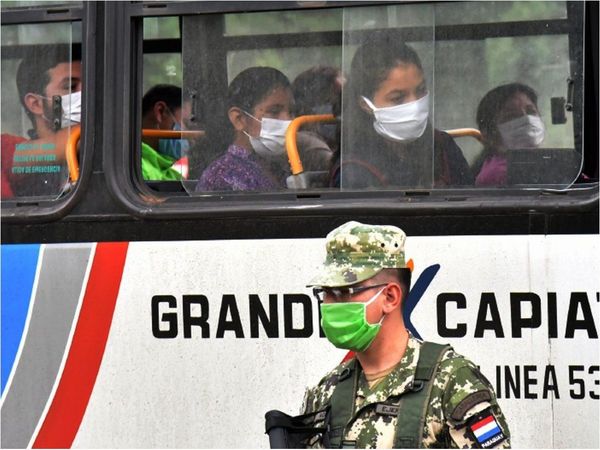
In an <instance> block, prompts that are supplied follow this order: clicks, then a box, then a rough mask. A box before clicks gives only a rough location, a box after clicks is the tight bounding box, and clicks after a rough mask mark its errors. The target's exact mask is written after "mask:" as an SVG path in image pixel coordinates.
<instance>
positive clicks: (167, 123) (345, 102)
mask: <svg viewBox="0 0 600 450" xmlns="http://www.w3.org/2000/svg"><path fill="white" fill-rule="evenodd" d="M582 10H583V6H582V5H581V4H577V3H575V4H573V5H571V6H570V8H569V15H568V16H567V7H566V3H565V2H455V3H427V4H425V3H410V4H397V5H388V4H386V5H367V6H364V5H363V6H350V7H345V8H335V9H315V10H297V11H281V12H268V13H266V12H257V13H244V14H237V13H236V14H221V15H219V14H206V15H186V16H182V17H171V18H161V19H160V21H161V23H163V24H170V25H169V26H167V25H165V27H166V28H165V29H164V30H163V31H161V32H159V31H157V30H158V28H159V27H160V26H161V25H159V22H158V21H156V22H151V21H149V20H148V19H145V21H144V27H145V29H144V36H145V37H146V43H150V42H152V43H158V42H160V40H161V39H163V41H162V43H160V48H161V49H164V48H168V46H169V45H172V46H173V47H174V48H173V51H172V52H170V53H160V54H159V53H152V52H151V51H148V53H147V54H145V55H144V74H143V79H144V92H145V93H147V92H149V91H150V90H151V89H152V88H153V87H155V86H158V85H164V84H167V85H171V86H174V87H175V89H173V90H172V94H173V96H174V97H175V98H176V101H174V102H171V104H170V106H169V107H168V108H165V111H164V112H162V110H161V104H160V101H163V103H165V104H167V103H168V102H166V101H164V99H162V98H160V96H159V97H156V98H154V99H153V100H152V102H150V100H147V101H146V103H145V106H143V109H144V114H146V113H147V112H148V111H149V109H148V108H150V103H152V105H155V106H156V103H157V102H159V105H158V110H157V111H154V112H153V113H152V114H153V115H152V117H153V119H152V120H148V117H149V116H145V119H143V120H144V122H143V123H142V128H144V129H145V130H151V129H152V130H162V131H147V132H144V133H142V134H143V137H144V139H143V141H144V144H145V148H146V149H147V147H151V148H152V149H153V150H154V153H152V158H153V164H154V166H157V165H158V166H160V167H159V170H158V171H155V172H153V173H154V175H152V176H155V177H157V178H148V176H150V175H148V176H147V175H144V178H145V179H146V180H154V181H173V180H181V181H182V182H183V183H182V184H183V187H184V188H185V190H187V191H188V192H189V193H190V194H193V195H205V196H210V195H214V194H218V193H231V192H232V191H234V192H236V193H241V192H255V193H256V192H259V193H260V192H285V191H289V190H298V189H306V188H309V189H331V190H340V189H341V190H347V191H356V190H364V189H370V190H373V189H375V190H389V189H400V190H413V189H417V190H418V189H424V190H429V189H446V188H473V187H485V188H494V189H498V188H504V187H511V186H524V187H540V186H541V187H554V188H564V187H566V186H569V185H570V184H571V183H572V182H574V181H575V180H576V178H577V177H578V175H579V171H580V166H581V161H582V158H581V156H580V155H581V151H582V149H581V114H582V103H583V94H582V92H581V85H582V80H581V78H580V77H581V73H582V59H581V58H582V56H581V55H582V52H583V46H582V35H583V33H582V32H583V29H582V17H583V13H582ZM146 28H148V29H146ZM168 30H171V32H172V33H173V34H169V33H170V32H169V31H168ZM175 31H177V32H180V33H181V42H180V44H179V42H177V40H176V39H174V38H173V36H175V34H174V33H175ZM150 47H151V45H145V48H147V49H150ZM157 48H158V47H157ZM161 51H162V50H161ZM165 89H170V88H165ZM161 95H163V97H164V95H166V94H161ZM149 102H150V103H149ZM300 116H305V117H302V119H299V120H300V121H302V122H303V123H302V124H298V123H297V122H294V126H292V127H291V128H289V127H290V123H291V122H290V121H291V120H293V119H296V118H298V117H300ZM306 116H310V117H306ZM316 116H318V117H316ZM179 128H181V129H182V130H183V133H182V132H181V131H180V130H179ZM288 131H289V133H287V132H288ZM286 133H287V140H286ZM294 136H295V139H293V137H294ZM163 157H164V158H163ZM146 163H147V161H146V162H145V158H144V155H142V166H144V164H146ZM154 166H153V167H154ZM142 171H143V170H142ZM173 171H175V172H177V173H178V174H179V175H177V174H175V173H174V172H173ZM215 198H217V197H215Z"/></svg>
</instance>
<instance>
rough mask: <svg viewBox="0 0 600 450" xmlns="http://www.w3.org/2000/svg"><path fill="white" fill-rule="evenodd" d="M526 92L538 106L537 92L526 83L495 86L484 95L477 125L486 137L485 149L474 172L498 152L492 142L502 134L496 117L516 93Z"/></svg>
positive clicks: (476, 163) (480, 104) (478, 110)
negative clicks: (499, 131)
mask: <svg viewBox="0 0 600 450" xmlns="http://www.w3.org/2000/svg"><path fill="white" fill-rule="evenodd" d="M519 93H521V94H525V95H526V96H527V97H529V99H530V100H531V101H532V102H533V103H534V104H535V106H536V108H537V101H538V96H537V93H536V92H535V91H534V90H533V89H532V88H531V87H529V86H527V85H526V84H522V83H509V84H503V85H501V86H498V87H495V88H494V89H492V90H491V91H489V92H488V93H487V94H485V95H484V96H483V98H482V99H481V101H480V102H479V106H478V107H477V116H476V121H477V126H478V128H479V131H481V134H482V136H483V139H484V146H483V151H482V152H481V154H480V155H479V157H478V158H477V160H476V161H475V164H474V165H473V171H474V173H478V172H479V171H480V170H481V166H482V165H483V163H484V162H485V160H486V159H487V158H488V157H490V156H492V155H493V154H494V153H495V152H496V148H495V147H494V146H493V145H492V142H494V141H497V140H498V139H499V138H500V136H499V133H498V124H497V123H496V119H497V117H498V113H499V112H500V111H501V110H502V108H503V106H504V104H505V103H506V102H507V101H508V100H509V99H510V98H511V97H512V96H513V95H515V94H519Z"/></svg>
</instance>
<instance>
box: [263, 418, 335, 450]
mask: <svg viewBox="0 0 600 450" xmlns="http://www.w3.org/2000/svg"><path fill="white" fill-rule="evenodd" d="M328 411H329V409H327V410H324V411H317V412H314V413H310V414H304V415H301V416H290V415H288V414H285V413H283V412H281V411H277V410H272V411H269V412H268V413H266V414H265V433H267V434H268V435H269V445H270V447H271V448H306V446H307V443H308V442H307V441H308V440H310V438H312V437H313V436H316V435H317V434H323V433H324V432H325V430H326V429H325V427H315V426H313V425H314V423H315V422H322V423H326V420H325V418H326V416H327V413H328Z"/></svg>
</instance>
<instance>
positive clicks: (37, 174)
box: [1, 44, 82, 199]
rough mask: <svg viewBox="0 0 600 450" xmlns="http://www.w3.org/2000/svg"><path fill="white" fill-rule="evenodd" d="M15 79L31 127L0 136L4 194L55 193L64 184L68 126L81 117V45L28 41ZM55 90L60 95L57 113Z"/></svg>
mask: <svg viewBox="0 0 600 450" xmlns="http://www.w3.org/2000/svg"><path fill="white" fill-rule="evenodd" d="M16 85H17V86H16V87H17V91H18V94H19V99H20V101H21V104H22V106H23V108H24V110H25V113H26V114H27V116H28V117H29V119H30V120H31V124H32V127H33V128H32V129H30V130H29V131H28V132H27V134H28V136H29V139H27V138H25V137H22V136H16V135H12V134H8V133H4V134H2V136H1V149H2V150H1V151H2V198H3V199H8V198H12V197H13V196H15V197H37V196H57V195H59V194H61V193H62V192H63V191H64V190H65V189H66V188H67V187H68V168H67V165H66V161H65V150H66V146H67V141H68V138H69V135H70V133H71V127H72V126H79V123H80V122H81V89H82V78H81V52H80V50H79V48H78V47H71V46H70V45H66V44H58V45H57V44H53V45H41V46H39V45H36V46H32V47H31V49H29V50H28V52H27V54H26V56H25V58H24V59H23V60H22V61H21V63H20V64H19V67H18V69H17V75H16ZM55 96H60V99H61V108H60V109H59V110H58V113H59V114H58V116H56V109H55V108H53V97H55ZM3 106H4V105H3ZM15 112H16V111H15Z"/></svg>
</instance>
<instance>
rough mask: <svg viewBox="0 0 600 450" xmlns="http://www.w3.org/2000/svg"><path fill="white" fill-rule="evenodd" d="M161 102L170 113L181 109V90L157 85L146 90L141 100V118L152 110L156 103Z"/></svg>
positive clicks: (167, 85)
mask: <svg viewBox="0 0 600 450" xmlns="http://www.w3.org/2000/svg"><path fill="white" fill-rule="evenodd" d="M160 101H163V102H165V103H166V104H167V106H168V107H169V109H170V110H171V113H175V110H176V109H179V108H181V88H180V87H178V86H174V85H172V84H157V85H156V86H152V87H151V88H150V89H148V92H146V93H145V94H144V97H143V98H142V116H145V115H146V114H147V113H148V112H150V111H151V110H152V108H153V107H154V105H155V104H156V102H160Z"/></svg>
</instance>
